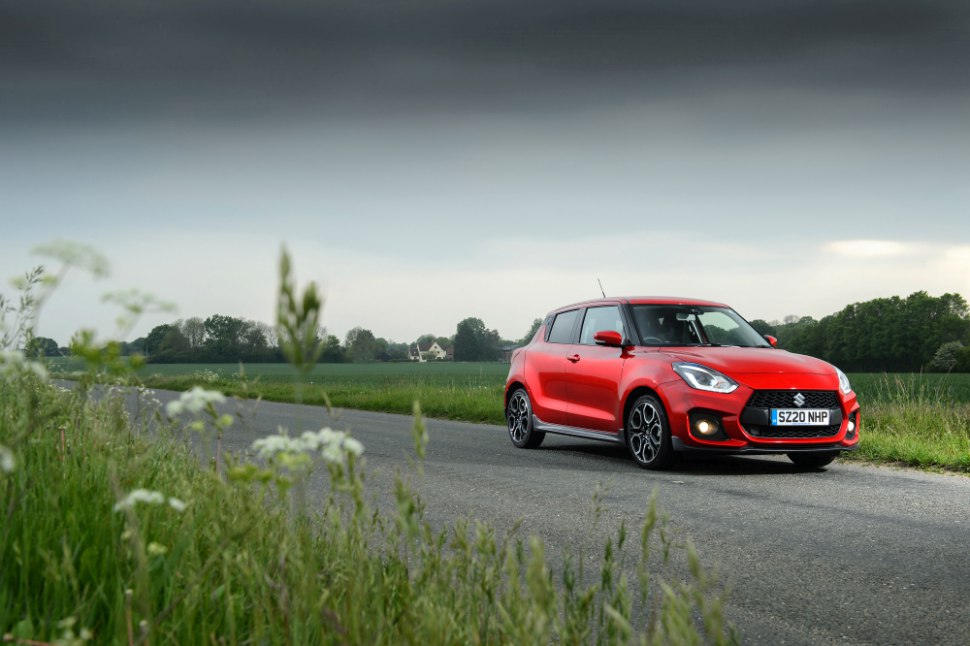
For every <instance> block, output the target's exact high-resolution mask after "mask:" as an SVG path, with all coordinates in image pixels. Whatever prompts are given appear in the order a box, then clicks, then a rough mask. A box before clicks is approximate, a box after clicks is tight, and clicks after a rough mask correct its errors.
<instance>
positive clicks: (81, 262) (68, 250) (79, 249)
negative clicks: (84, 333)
mask: <svg viewBox="0 0 970 646" xmlns="http://www.w3.org/2000/svg"><path fill="white" fill-rule="evenodd" d="M33 252H34V253H36V254H38V255H41V256H49V257H51V258H55V259H57V260H60V261H61V263H63V264H64V265H65V266H66V267H78V268H79V269H84V270H87V271H88V272H90V273H91V275H92V276H94V277H95V278H104V277H105V276H107V275H108V273H109V265H108V260H107V259H106V258H105V257H104V256H102V255H101V254H100V253H99V252H98V251H97V250H96V249H95V248H94V247H89V246H88V245H83V244H78V243H76V242H66V241H64V240H56V241H54V242H51V243H49V244H45V245H38V246H36V247H34V249H33Z"/></svg>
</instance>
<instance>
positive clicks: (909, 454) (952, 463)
mask: <svg viewBox="0 0 970 646" xmlns="http://www.w3.org/2000/svg"><path fill="white" fill-rule="evenodd" d="M853 379H854V382H853V383H858V384H859V385H857V386H856V387H857V388H862V389H864V390H863V391H862V392H860V394H859V397H860V400H861V402H862V406H863V409H862V414H863V418H862V419H863V422H862V436H861V437H862V439H861V445H860V449H859V451H857V452H855V453H852V454H849V455H848V456H847V457H850V458H854V459H863V460H870V461H874V462H884V463H895V464H902V465H906V466H913V467H920V468H930V469H942V470H950V471H958V472H963V473H970V403H968V402H967V401H966V399H964V397H966V385H967V384H968V383H970V378H968V376H967V375H865V376H862V377H861V378H856V377H853Z"/></svg>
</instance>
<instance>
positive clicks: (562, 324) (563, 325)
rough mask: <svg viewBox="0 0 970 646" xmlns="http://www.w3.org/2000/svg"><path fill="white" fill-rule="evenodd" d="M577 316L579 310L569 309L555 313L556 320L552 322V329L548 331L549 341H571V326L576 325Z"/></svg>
mask: <svg viewBox="0 0 970 646" xmlns="http://www.w3.org/2000/svg"><path fill="white" fill-rule="evenodd" d="M577 318H579V310H569V311H568V312H560V313H559V314H557V315H556V320H554V321H553V322H552V329H551V330H550V331H549V339H548V341H549V343H572V342H573V328H574V327H575V325H576V319H577Z"/></svg>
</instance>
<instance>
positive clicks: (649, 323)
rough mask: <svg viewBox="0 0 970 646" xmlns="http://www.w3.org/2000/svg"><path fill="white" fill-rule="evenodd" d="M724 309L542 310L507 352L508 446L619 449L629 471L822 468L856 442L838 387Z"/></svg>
mask: <svg viewBox="0 0 970 646" xmlns="http://www.w3.org/2000/svg"><path fill="white" fill-rule="evenodd" d="M776 344H777V341H776V340H775V339H774V338H773V337H770V336H761V335H760V334H759V333H758V332H756V331H755V329H754V328H752V327H751V325H750V324H749V323H748V322H747V321H745V320H744V319H743V318H741V316H739V315H738V314H737V313H736V312H735V311H734V310H733V309H731V308H730V307H728V306H727V305H723V304H720V303H712V302H708V301H699V300H694V299H684V298H604V299H598V300H595V301H588V302H585V303H577V304H575V305H568V306H566V307H561V308H559V309H557V310H555V311H553V312H551V313H550V314H549V315H548V316H547V317H546V318H545V320H544V321H543V322H542V325H541V326H540V327H539V330H538V331H537V332H536V334H535V336H534V337H533V338H532V341H531V342H529V344H528V345H526V346H524V347H522V348H519V349H517V350H515V352H514V353H513V354H512V365H511V368H510V370H509V377H508V381H507V382H506V386H505V417H506V420H507V421H508V429H509V436H510V437H511V438H512V443H513V444H515V445H516V446H517V447H520V448H535V447H537V446H539V445H540V444H541V443H542V440H543V438H544V437H545V434H546V433H559V434H563V435H571V436H575V437H580V438H585V439H591V440H602V441H606V442H613V443H615V444H625V445H626V447H627V449H628V450H629V452H630V455H632V456H633V459H634V460H635V461H636V463H637V464H638V465H640V466H641V467H644V468H647V469H661V468H664V467H669V466H671V465H672V464H673V463H674V462H675V461H676V459H677V457H678V455H679V454H680V453H683V452H687V451H710V452H716V453H740V454H744V453H747V454H759V453H761V454H764V453H785V454H787V455H788V457H789V458H790V459H791V461H792V462H794V463H795V464H796V465H799V466H802V467H807V468H819V467H823V466H825V465H827V464H829V463H830V462H832V460H834V459H835V458H836V457H837V456H838V455H839V453H841V452H842V451H849V450H852V449H855V448H857V447H858V444H859V404H858V402H857V401H856V396H855V393H854V392H853V391H852V387H851V385H850V384H849V380H848V378H847V377H846V376H845V375H844V374H843V373H842V371H841V370H839V369H838V368H836V367H835V366H833V365H831V364H828V363H826V362H824V361H821V360H820V359H815V358H812V357H807V356H804V355H800V354H792V353H790V352H787V351H785V350H782V349H779V348H776V347H775V346H776Z"/></svg>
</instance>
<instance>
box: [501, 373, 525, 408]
mask: <svg viewBox="0 0 970 646" xmlns="http://www.w3.org/2000/svg"><path fill="white" fill-rule="evenodd" d="M519 388H521V389H522V390H524V391H525V394H526V395H528V396H529V399H530V400H531V399H532V394H531V393H530V392H529V389H528V388H526V387H525V384H524V383H522V382H521V381H520V380H518V379H515V380H514V381H511V382H509V383H508V384H507V385H506V386H505V402H504V404H503V405H502V410H508V408H509V395H511V394H512V393H514V392H515V391H516V390H517V389H519Z"/></svg>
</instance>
